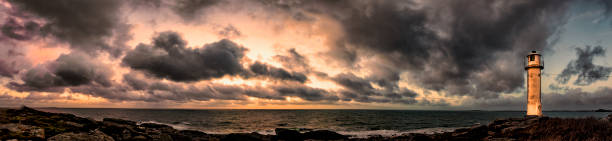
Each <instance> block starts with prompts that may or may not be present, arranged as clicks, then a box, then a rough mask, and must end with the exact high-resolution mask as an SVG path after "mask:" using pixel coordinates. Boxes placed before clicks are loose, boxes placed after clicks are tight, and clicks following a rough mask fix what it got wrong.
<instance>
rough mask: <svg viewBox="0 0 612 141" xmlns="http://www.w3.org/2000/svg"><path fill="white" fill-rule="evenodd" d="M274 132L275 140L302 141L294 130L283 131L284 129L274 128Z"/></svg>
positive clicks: (298, 133)
mask: <svg viewBox="0 0 612 141" xmlns="http://www.w3.org/2000/svg"><path fill="white" fill-rule="evenodd" d="M274 132H276V136H275V139H277V140H286V141H299V140H302V134H301V133H300V132H298V131H295V130H290V129H285V128H276V129H274Z"/></svg>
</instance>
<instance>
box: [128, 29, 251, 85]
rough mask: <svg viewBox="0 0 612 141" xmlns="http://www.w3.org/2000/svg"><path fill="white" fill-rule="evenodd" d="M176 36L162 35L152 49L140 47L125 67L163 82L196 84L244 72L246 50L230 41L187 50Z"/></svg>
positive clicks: (172, 34) (131, 54)
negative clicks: (241, 61)
mask: <svg viewBox="0 0 612 141" xmlns="http://www.w3.org/2000/svg"><path fill="white" fill-rule="evenodd" d="M186 44H187V43H186V41H184V40H183V39H182V37H181V36H180V35H179V34H178V33H176V32H162V33H159V35H158V36H157V37H155V38H153V43H152V45H146V44H140V45H138V46H137V47H136V49H134V50H132V51H129V52H127V54H126V56H125V57H124V58H123V63H124V64H126V65H127V66H129V67H131V68H133V69H137V70H144V71H147V72H150V73H152V74H154V75H155V76H157V77H160V78H168V79H170V80H175V81H196V80H202V79H210V78H219V77H222V76H224V75H235V74H239V73H241V72H243V68H242V65H241V64H240V60H241V59H242V58H243V57H244V51H246V49H245V48H244V47H242V46H239V45H237V44H236V43H234V42H232V41H230V40H220V41H218V42H215V43H211V44H207V45H204V46H203V47H202V48H189V47H186Z"/></svg>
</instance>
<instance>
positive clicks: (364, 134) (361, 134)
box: [337, 127, 458, 138]
mask: <svg viewBox="0 0 612 141" xmlns="http://www.w3.org/2000/svg"><path fill="white" fill-rule="evenodd" d="M455 129H458V128H450V127H435V128H423V129H415V130H409V131H396V130H368V131H337V133H339V134H342V135H348V136H350V138H368V137H371V136H378V135H380V136H383V137H394V136H401V135H404V134H409V133H421V134H436V133H444V132H452V131H454V130H455Z"/></svg>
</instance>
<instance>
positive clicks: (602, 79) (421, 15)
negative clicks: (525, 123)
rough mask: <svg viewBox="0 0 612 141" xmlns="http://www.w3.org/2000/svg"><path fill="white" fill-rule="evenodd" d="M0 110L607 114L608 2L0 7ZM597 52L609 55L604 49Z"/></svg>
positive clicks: (611, 28) (266, 0)
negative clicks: (528, 67)
mask: <svg viewBox="0 0 612 141" xmlns="http://www.w3.org/2000/svg"><path fill="white" fill-rule="evenodd" d="M0 30H1V34H0V42H1V43H0V106H2V107H16V106H21V105H27V106H34V107H75V108H187V109H407V110H524V109H526V101H527V100H526V89H525V77H526V73H525V70H524V66H523V65H524V64H523V61H524V60H523V59H524V58H525V55H527V54H528V53H529V52H530V51H531V50H537V51H539V52H540V53H542V55H543V57H544V61H545V66H544V70H543V75H542V77H543V78H542V104H543V107H542V108H543V110H545V111H546V110H593V109H599V108H604V109H612V80H611V79H609V76H610V74H611V73H612V64H611V63H610V61H611V60H612V57H611V56H610V55H609V52H608V51H609V48H610V46H612V40H610V39H612V2H611V1H608V0H537V1H533V0H389V1H373V0H248V1H247V0H127V1H122V0H89V1H82V0H57V1H50V2H40V1H37V0H0ZM607 53H608V54H607Z"/></svg>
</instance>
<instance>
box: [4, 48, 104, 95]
mask: <svg viewBox="0 0 612 141" xmlns="http://www.w3.org/2000/svg"><path fill="white" fill-rule="evenodd" d="M112 74H113V72H112V70H111V69H109V67H108V66H107V65H105V64H102V63H100V62H98V61H97V60H95V59H93V58H91V57H89V56H88V55H87V54H84V53H81V52H72V53H70V54H62V55H61V56H60V57H58V58H57V59H56V60H55V61H53V62H49V63H47V64H43V65H39V66H37V67H34V68H31V69H29V70H28V71H27V72H26V73H25V74H24V75H23V76H22V77H21V79H22V80H23V81H24V82H25V83H24V84H14V86H12V87H14V88H15V89H18V90H36V91H39V90H40V91H47V90H50V89H55V90H59V89H60V88H61V87H64V86H79V85H88V84H91V85H99V86H103V87H109V86H110V85H111V80H110V77H111V76H112Z"/></svg>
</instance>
